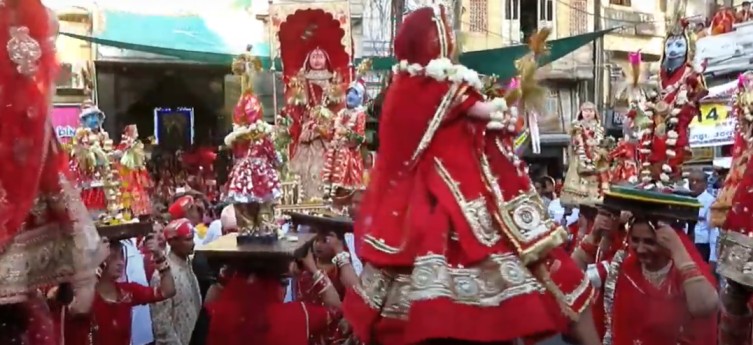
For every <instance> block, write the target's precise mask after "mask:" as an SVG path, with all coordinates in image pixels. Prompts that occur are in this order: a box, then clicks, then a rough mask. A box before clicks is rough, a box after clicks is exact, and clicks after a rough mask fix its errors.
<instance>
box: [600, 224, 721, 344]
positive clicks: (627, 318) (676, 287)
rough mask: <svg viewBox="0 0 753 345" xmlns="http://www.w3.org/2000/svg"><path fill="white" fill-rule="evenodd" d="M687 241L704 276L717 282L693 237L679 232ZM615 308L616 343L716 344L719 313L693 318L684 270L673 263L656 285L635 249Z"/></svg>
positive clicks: (622, 275) (621, 279)
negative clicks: (645, 275)
mask: <svg viewBox="0 0 753 345" xmlns="http://www.w3.org/2000/svg"><path fill="white" fill-rule="evenodd" d="M679 235H680V238H681V239H682V242H683V245H684V246H685V249H686V250H687V251H688V253H689V254H690V255H691V257H692V259H693V261H694V262H695V264H696V265H697V266H698V269H699V270H701V272H703V274H704V277H705V278H706V279H707V280H708V281H709V282H711V283H712V285H714V286H716V280H715V279H714V277H713V275H712V274H711V269H710V268H709V266H708V264H706V262H705V261H704V260H703V259H702V258H701V256H700V254H698V251H697V250H696V249H695V246H694V245H693V243H692V241H691V240H690V239H689V238H688V237H687V236H686V235H685V234H684V233H679ZM621 270H622V271H621V273H620V276H619V278H618V280H617V288H616V292H615V298H614V309H613V311H612V318H613V323H612V330H613V336H614V345H633V344H635V342H634V341H635V340H639V341H641V345H667V344H681V345H716V330H717V317H716V315H713V316H710V317H706V318H700V319H699V318H693V317H691V315H690V313H689V312H688V310H687V307H686V305H687V302H686V300H685V293H684V290H683V282H682V278H681V276H680V272H679V271H678V270H677V269H676V267H673V268H672V269H671V270H670V272H669V274H668V276H667V279H666V280H665V282H664V283H663V284H662V285H661V286H660V287H655V286H654V285H652V284H651V283H649V282H648V281H646V279H645V278H644V277H643V273H642V272H641V266H640V263H639V262H638V259H637V257H636V255H634V253H630V254H629V255H628V257H627V258H626V259H625V262H623V264H622V268H621Z"/></svg>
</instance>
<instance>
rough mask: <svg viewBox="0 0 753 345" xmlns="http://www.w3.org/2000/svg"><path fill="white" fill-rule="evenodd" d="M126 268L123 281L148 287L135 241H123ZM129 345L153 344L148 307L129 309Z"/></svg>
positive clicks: (142, 262) (141, 256)
mask: <svg viewBox="0 0 753 345" xmlns="http://www.w3.org/2000/svg"><path fill="white" fill-rule="evenodd" d="M122 242H123V250H124V251H125V258H126V262H125V264H126V267H125V277H124V280H125V281H127V282H131V283H136V284H139V285H143V286H149V282H148V281H147V279H146V270H145V268H144V255H143V254H141V251H140V250H139V248H138V247H137V246H136V239H133V238H132V239H129V240H123V241H122ZM131 310H132V312H131V344H132V345H146V344H150V343H152V342H154V334H152V316H151V314H150V310H149V305H139V306H135V307H133V309H131Z"/></svg>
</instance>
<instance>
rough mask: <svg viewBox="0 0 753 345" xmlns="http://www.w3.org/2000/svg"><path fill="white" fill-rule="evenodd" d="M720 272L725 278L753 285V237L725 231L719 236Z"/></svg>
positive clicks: (749, 285) (718, 263)
mask: <svg viewBox="0 0 753 345" xmlns="http://www.w3.org/2000/svg"><path fill="white" fill-rule="evenodd" d="M717 265H718V270H717V271H718V272H719V274H720V275H722V276H723V277H725V278H728V279H731V280H734V281H735V282H737V283H740V284H742V285H745V286H748V287H753V238H751V237H749V236H747V235H745V234H741V233H739V232H734V231H724V233H723V234H722V235H721V236H720V238H719V260H718V262H717Z"/></svg>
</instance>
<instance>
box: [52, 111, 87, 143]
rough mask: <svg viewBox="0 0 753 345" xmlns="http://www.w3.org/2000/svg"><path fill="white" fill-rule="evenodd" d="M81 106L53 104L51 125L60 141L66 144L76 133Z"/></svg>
mask: <svg viewBox="0 0 753 345" xmlns="http://www.w3.org/2000/svg"><path fill="white" fill-rule="evenodd" d="M80 112H81V107H80V106H78V105H70V104H68V105H65V104H61V105H55V106H54V107H53V108H52V127H53V129H54V131H55V135H57V137H58V139H59V140H60V142H61V143H63V144H67V143H68V142H70V141H71V138H73V136H74V135H75V134H76V128H78V125H79V121H78V115H79V113H80Z"/></svg>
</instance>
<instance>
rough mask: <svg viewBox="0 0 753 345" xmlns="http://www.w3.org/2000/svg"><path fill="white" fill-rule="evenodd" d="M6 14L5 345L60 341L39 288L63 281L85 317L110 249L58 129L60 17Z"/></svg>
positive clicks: (1, 329) (0, 146)
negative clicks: (70, 169)
mask: <svg viewBox="0 0 753 345" xmlns="http://www.w3.org/2000/svg"><path fill="white" fill-rule="evenodd" d="M0 12H2V14H3V16H4V17H5V18H7V17H9V16H12V17H13V18H14V20H13V22H12V23H11V22H9V21H7V20H6V21H3V22H2V24H0V26H2V28H1V29H2V32H4V33H6V34H3V35H2V36H0V43H2V45H3V47H5V48H6V49H7V54H4V55H3V57H2V58H0V59H2V63H0V87H2V90H3V92H1V93H0V102H2V104H3V105H4V106H3V107H2V110H0V114H1V115H2V117H3V124H2V126H0V134H1V135H0V159H2V161H3V162H4V163H5V164H2V165H1V166H0V224H2V230H0V271H2V279H0V343H2V344H35V345H55V344H59V343H60V342H59V341H58V337H59V335H60V334H59V332H56V331H55V327H54V326H53V323H54V320H55V319H56V316H53V315H51V313H50V310H49V308H48V306H47V301H46V300H45V298H44V297H43V296H44V293H40V289H47V288H49V287H54V286H59V285H60V284H65V286H66V288H64V289H65V290H67V291H69V292H71V291H72V294H71V295H70V296H69V297H68V298H67V299H68V301H70V299H72V300H73V302H72V303H71V304H70V306H69V307H70V308H71V309H73V310H77V311H79V312H81V313H86V312H87V311H88V310H89V306H90V305H91V302H92V301H93V298H94V293H95V292H94V285H95V283H96V269H97V267H98V266H99V264H100V263H101V262H102V259H103V258H104V257H103V256H102V255H100V254H103V253H102V251H101V250H100V249H103V248H101V246H100V244H101V243H100V239H99V236H98V235H97V231H96V229H95V227H94V224H93V222H92V220H91V218H90V217H89V214H88V213H87V211H86V207H84V205H83V204H82V203H81V199H80V197H79V193H78V191H77V190H76V187H75V186H73V184H72V183H71V181H70V180H69V179H68V174H67V173H66V172H65V170H66V164H67V157H66V154H65V152H64V151H63V149H62V147H61V146H60V144H59V142H58V141H57V139H56V136H55V132H54V130H53V128H52V126H51V125H50V124H51V121H52V120H51V117H52V104H51V101H52V98H53V95H54V94H55V76H56V73H55V72H56V71H57V64H56V62H57V59H56V58H55V49H54V42H55V36H56V35H57V30H56V29H57V19H56V16H55V14H54V12H52V11H48V10H47V9H46V8H45V7H44V5H43V4H42V3H41V1H39V0H28V1H14V2H8V1H6V2H5V3H4V5H3V6H2V7H0ZM70 287H72V289H69V288H70ZM59 290H63V289H59ZM57 317H59V315H57Z"/></svg>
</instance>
